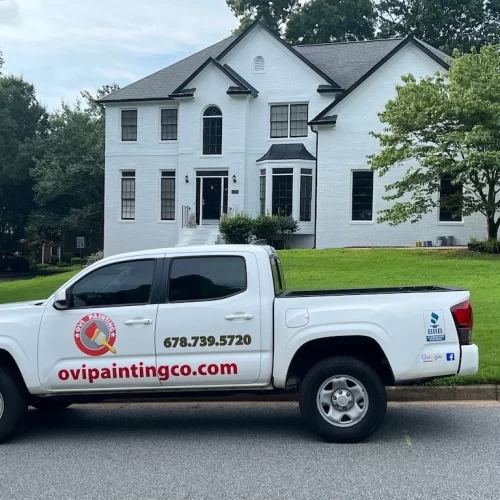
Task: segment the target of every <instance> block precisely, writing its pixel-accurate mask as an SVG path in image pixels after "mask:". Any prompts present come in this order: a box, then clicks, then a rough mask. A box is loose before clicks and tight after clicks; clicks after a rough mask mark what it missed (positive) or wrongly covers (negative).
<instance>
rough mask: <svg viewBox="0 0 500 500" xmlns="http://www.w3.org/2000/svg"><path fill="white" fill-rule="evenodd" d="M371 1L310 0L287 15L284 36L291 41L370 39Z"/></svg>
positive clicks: (371, 30) (373, 17)
mask: <svg viewBox="0 0 500 500" xmlns="http://www.w3.org/2000/svg"><path fill="white" fill-rule="evenodd" d="M374 23H375V11H374V9H373V5H372V3H371V0H311V1H310V2H308V3H306V4H304V5H303V7H302V8H301V9H300V10H298V11H297V12H294V13H293V14H292V15H291V16H290V20H289V21H288V23H287V25H286V39H287V40H288V41H289V42H290V43H292V44H299V43H300V44H309V43H328V42H345V41H351V40H363V39H366V38H373V36H374V31H375V26H374Z"/></svg>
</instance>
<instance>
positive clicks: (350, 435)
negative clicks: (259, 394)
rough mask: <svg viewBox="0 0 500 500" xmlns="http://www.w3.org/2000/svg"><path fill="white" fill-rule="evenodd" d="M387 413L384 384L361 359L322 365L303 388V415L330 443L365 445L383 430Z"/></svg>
mask: <svg viewBox="0 0 500 500" xmlns="http://www.w3.org/2000/svg"><path fill="white" fill-rule="evenodd" d="M386 409H387V395H386V392H385V387H384V384H383V383H382V380H381V379H380V377H379V375H378V374H377V373H376V372H375V370H373V368H372V367H371V366H369V365H368V364H366V363H365V362H363V361H361V360H360V359H358V358H353V357H350V356H334V357H331V358H327V359H325V360H323V361H320V362H319V363H318V364H316V365H315V366H313V368H311V370H310V371H309V372H308V373H307V375H306V376H305V378H304V380H303V383H302V384H301V387H300V411H301V414H302V416H303V418H304V419H305V420H306V421H307V423H308V424H309V427H310V428H311V429H312V430H313V431H314V432H315V433H316V434H318V435H319V436H321V437H322V438H323V439H325V440H326V441H330V442H336V443H346V442H358V441H362V440H363V439H365V438H367V437H368V436H370V435H371V434H372V433H373V432H375V430H376V429H377V428H378V427H379V426H380V424H381V423H382V421H383V420H384V416H385V412H386Z"/></svg>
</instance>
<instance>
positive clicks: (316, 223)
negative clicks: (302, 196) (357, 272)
mask: <svg viewBox="0 0 500 500" xmlns="http://www.w3.org/2000/svg"><path fill="white" fill-rule="evenodd" d="M311 130H312V131H313V132H314V133H315V134H316V175H315V179H314V240H313V248H314V249H315V248H316V235H317V233H318V230H317V229H318V153H319V150H318V143H319V141H318V131H317V130H314V127H313V126H312V125H311Z"/></svg>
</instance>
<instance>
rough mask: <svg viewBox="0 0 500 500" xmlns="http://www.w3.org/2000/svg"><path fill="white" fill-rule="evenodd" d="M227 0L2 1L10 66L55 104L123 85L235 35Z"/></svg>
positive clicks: (2, 44) (2, 36)
mask: <svg viewBox="0 0 500 500" xmlns="http://www.w3.org/2000/svg"><path fill="white" fill-rule="evenodd" d="M237 25H238V21H237V19H236V18H234V16H233V14H232V12H231V11H230V10H229V8H228V7H227V5H226V1H225V0H0V48H1V50H2V52H3V55H4V59H5V64H4V67H3V68H2V72H3V73H14V74H18V75H22V76H23V77H24V79H25V80H28V81H30V82H32V83H33V84H34V85H35V87H36V90H37V95H38V97H39V99H40V100H41V102H43V103H44V104H45V105H46V106H47V107H48V108H49V109H51V110H53V109H56V108H58V107H59V106H60V103H61V100H62V99H64V101H65V102H68V103H72V102H74V101H75V99H76V98H77V97H78V95H79V92H80V90H89V91H90V92H92V93H93V92H94V91H95V89H97V88H98V87H100V86H101V85H104V84H110V83H113V82H116V83H118V84H119V85H120V86H121V87H124V86H125V85H127V84H129V83H132V82H134V81H136V80H139V79H140V78H143V77H144V76H147V75H149V74H151V73H153V72H155V71H158V70H159V69H162V68H164V67H166V66H168V65H170V64H172V63H174V62H176V61H178V60H180V59H182V58H184V57H186V56H188V55H190V54H192V53H193V52H196V51H197V50H200V49H202V48H204V47H207V46H208V45H211V44H213V43H216V42H218V41H219V40H221V39H223V38H226V37H227V36H229V35H230V34H231V30H232V29H234V28H236V27H237Z"/></svg>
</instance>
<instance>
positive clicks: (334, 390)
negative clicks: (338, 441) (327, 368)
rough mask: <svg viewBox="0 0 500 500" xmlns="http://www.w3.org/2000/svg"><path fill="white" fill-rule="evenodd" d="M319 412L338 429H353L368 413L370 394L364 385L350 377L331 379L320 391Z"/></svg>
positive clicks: (336, 376) (339, 376) (318, 395)
mask: <svg viewBox="0 0 500 500" xmlns="http://www.w3.org/2000/svg"><path fill="white" fill-rule="evenodd" d="M316 399H317V404H318V410H319V412H320V414H321V416H322V417H323V418H324V419H325V420H326V421H327V422H328V423H329V424H332V425H335V426H336V427H351V426H353V425H355V424H357V423H359V422H360V421H361V420H362V419H363V418H364V416H365V415H366V412H367V411H368V406H369V400H368V393H367V392H366V389H365V387H364V385H363V384H362V383H361V382H360V381H359V380H357V379H356V378H354V377H351V376H349V375H335V376H334V377H330V378H329V379H327V380H326V381H325V382H323V384H321V386H320V388H319V389H318V394H317V398H316Z"/></svg>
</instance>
